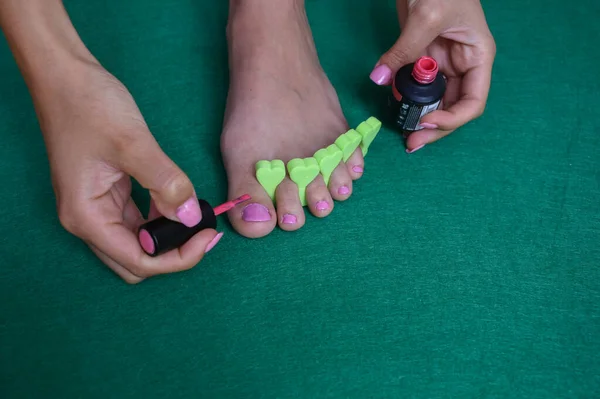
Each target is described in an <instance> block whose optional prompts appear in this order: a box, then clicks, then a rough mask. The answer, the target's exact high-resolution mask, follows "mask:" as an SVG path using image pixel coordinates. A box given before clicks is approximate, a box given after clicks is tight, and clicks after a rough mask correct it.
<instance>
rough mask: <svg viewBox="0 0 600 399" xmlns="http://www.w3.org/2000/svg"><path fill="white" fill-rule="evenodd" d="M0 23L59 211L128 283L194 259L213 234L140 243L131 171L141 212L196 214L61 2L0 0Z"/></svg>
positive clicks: (181, 179)
mask: <svg viewBox="0 0 600 399" xmlns="http://www.w3.org/2000/svg"><path fill="white" fill-rule="evenodd" d="M0 27H1V28H2V30H3V31H4V34H5V36H6V38H7V40H8V43H9V45H10V48H11V50H12V52H13V55H14V57H15V60H16V62H17V64H18V66H19V68H20V70H21V72H22V73H23V77H24V78H25V82H26V83H27V85H28V87H29V90H30V92H31V97H32V98H33V102H34V104H35V109H36V112H37V115H38V119H39V122H40V126H41V128H42V132H43V134H44V140H45V142H46V148H47V151H48V158H49V160H50V169H51V172H52V183H53V186H54V191H55V193H56V199H57V205H58V213H59V218H60V221H61V223H62V224H63V226H64V227H65V228H66V229H67V230H68V231H70V232H71V233H73V234H74V235H76V236H78V237H80V238H81V239H83V240H84V241H85V242H86V243H87V244H88V245H89V246H90V248H91V249H92V251H94V252H95V253H96V255H98V257H99V258H100V259H101V260H102V261H103V262H104V263H106V264H107V265H108V266H109V267H110V268H111V269H112V270H114V271H115V272H116V273H117V274H118V275H119V276H121V277H122V278H123V279H124V280H126V281H127V282H129V283H137V282H140V281H142V280H143V279H144V278H146V277H150V276H153V275H156V274H162V273H170V272H176V271H180V270H185V269H189V268H191V267H193V266H195V265H196V264H197V263H198V262H200V260H201V259H202V257H203V256H204V254H205V253H206V252H207V251H208V250H210V249H211V248H212V247H213V246H214V245H215V244H216V243H217V242H218V240H219V238H220V237H221V236H220V235H218V236H217V232H216V231H214V230H204V231H202V232H200V233H198V234H196V235H195V236H194V237H193V238H192V239H191V240H189V241H188V242H187V243H186V244H185V245H183V246H182V247H181V248H180V249H177V250H173V251H170V252H168V253H165V254H163V255H161V256H158V257H150V256H148V255H146V253H145V252H144V251H143V250H142V248H141V246H140V244H139V243H138V238H137V229H138V227H139V226H140V225H141V224H143V223H144V222H145V220H144V218H143V217H142V214H141V213H140V211H139V209H138V207H137V206H136V205H135V203H134V202H133V199H132V198H131V178H134V179H136V180H137V181H138V182H139V183H140V184H141V185H142V186H143V187H144V188H146V189H147V190H149V191H150V195H151V197H152V202H151V205H150V214H149V218H150V219H153V218H155V217H157V216H159V215H161V214H162V215H164V216H166V217H168V218H170V219H172V220H175V221H178V222H181V223H183V224H185V225H187V226H193V225H196V224H197V223H198V222H200V220H201V218H202V214H201V211H200V206H199V204H198V200H197V198H196V195H195V193H194V188H193V186H192V183H191V182H190V180H189V179H188V177H187V176H186V175H185V174H184V173H183V172H182V171H181V169H179V168H178V167H177V166H176V165H175V164H174V163H173V161H172V160H171V159H169V157H168V156H167V155H166V154H165V153H164V152H163V151H162V150H161V149H160V147H159V145H158V143H157V142H156V140H155V139H154V137H153V136H152V134H151V133H150V131H149V130H148V126H147V125H146V123H145V121H144V118H143V117H142V115H141V114H140V111H139V109H138V107H137V106H136V104H135V102H134V100H133V98H132V97H131V95H130V94H129V91H128V90H127V89H126V88H125V86H123V84H122V83H121V82H119V81H118V80H117V79H116V78H115V77H114V76H112V75H111V74H110V73H108V72H107V71H106V70H105V69H104V68H102V66H100V64H99V63H98V61H97V60H96V59H95V58H94V57H93V56H92V54H91V53H90V52H89V51H88V49H87V48H86V47H85V45H84V44H83V42H82V41H81V39H80V38H79V36H78V34H77V32H76V31H75V28H74V27H73V25H72V24H71V21H70V20H69V17H68V15H67V13H66V10H65V9H64V7H63V5H62V2H61V1H44V0H32V1H19V0H6V1H1V2H0Z"/></svg>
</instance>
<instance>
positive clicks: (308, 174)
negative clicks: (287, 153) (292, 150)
mask: <svg viewBox="0 0 600 399" xmlns="http://www.w3.org/2000/svg"><path fill="white" fill-rule="evenodd" d="M287 170H288V173H289V175H290V179H292V181H293V182H294V183H296V185H297V186H298V194H299V196H300V202H301V203H302V206H306V186H308V185H309V184H310V183H311V182H312V181H313V180H315V177H317V175H318V174H319V172H320V169H319V163H318V162H317V160H316V159H314V158H304V159H301V158H294V159H292V160H291V161H289V162H288V164H287Z"/></svg>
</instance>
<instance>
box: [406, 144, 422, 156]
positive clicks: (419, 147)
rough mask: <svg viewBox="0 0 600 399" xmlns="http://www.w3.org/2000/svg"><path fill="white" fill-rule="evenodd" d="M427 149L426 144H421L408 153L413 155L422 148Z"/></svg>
mask: <svg viewBox="0 0 600 399" xmlns="http://www.w3.org/2000/svg"><path fill="white" fill-rule="evenodd" d="M423 147H425V144H421V145H420V146H418V147H416V148H413V149H412V150H409V149H408V148H407V149H406V153H407V154H412V153H413V152H415V151H419V150H420V149H421V148H423Z"/></svg>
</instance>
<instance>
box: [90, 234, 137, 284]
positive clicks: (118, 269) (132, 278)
mask: <svg viewBox="0 0 600 399" xmlns="http://www.w3.org/2000/svg"><path fill="white" fill-rule="evenodd" d="M88 245H89V247H90V249H91V250H92V252H93V253H94V254H96V256H97V257H98V258H99V259H100V260H101V261H102V263H104V264H105V265H106V266H108V267H109V268H110V269H111V270H112V271H113V272H115V274H116V275H118V276H119V277H121V278H122V279H123V280H124V281H125V282H127V283H129V284H138V283H140V282H142V281H144V279H143V278H141V277H139V276H136V275H135V274H133V273H131V272H130V271H129V270H127V269H125V268H124V267H123V266H121V265H120V264H118V263H117V262H115V260H114V259H112V258H111V257H110V256H108V255H106V254H105V253H104V252H102V251H100V250H99V249H98V248H96V247H95V246H94V245H92V244H88Z"/></svg>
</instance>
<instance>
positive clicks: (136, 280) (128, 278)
mask: <svg viewBox="0 0 600 399" xmlns="http://www.w3.org/2000/svg"><path fill="white" fill-rule="evenodd" d="M121 278H122V279H123V281H125V282H126V283H127V284H129V285H136V284H139V283H141V282H142V281H144V279H143V278H142V277H138V276H134V275H127V276H121Z"/></svg>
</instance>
